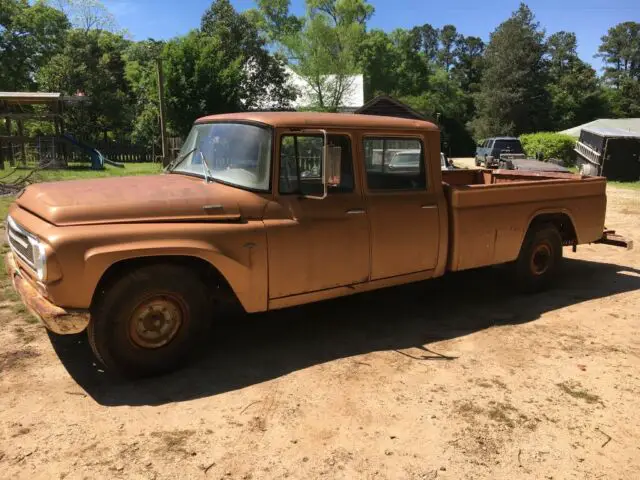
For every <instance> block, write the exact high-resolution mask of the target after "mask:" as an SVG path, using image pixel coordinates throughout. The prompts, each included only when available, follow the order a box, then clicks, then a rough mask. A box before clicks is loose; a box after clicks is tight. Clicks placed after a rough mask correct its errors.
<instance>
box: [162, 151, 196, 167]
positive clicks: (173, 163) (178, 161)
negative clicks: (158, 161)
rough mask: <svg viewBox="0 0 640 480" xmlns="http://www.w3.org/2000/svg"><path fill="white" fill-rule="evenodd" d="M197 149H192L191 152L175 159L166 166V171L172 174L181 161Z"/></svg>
mask: <svg viewBox="0 0 640 480" xmlns="http://www.w3.org/2000/svg"><path fill="white" fill-rule="evenodd" d="M197 149H198V147H193V148H192V149H191V150H189V151H188V152H187V153H183V154H182V155H180V156H178V157H176V159H175V160H174V161H173V162H171V163H170V164H169V165H167V171H169V172H173V170H174V169H175V168H176V167H177V166H178V165H180V164H181V163H182V161H183V160H184V159H185V158H187V157H188V156H189V155H191V154H192V153H193V152H195V151H196V150H197Z"/></svg>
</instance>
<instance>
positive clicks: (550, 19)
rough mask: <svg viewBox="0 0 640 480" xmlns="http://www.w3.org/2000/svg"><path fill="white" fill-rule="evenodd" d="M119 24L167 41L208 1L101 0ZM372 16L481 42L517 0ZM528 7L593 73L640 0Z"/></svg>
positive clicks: (394, 3)
mask: <svg viewBox="0 0 640 480" xmlns="http://www.w3.org/2000/svg"><path fill="white" fill-rule="evenodd" d="M231 1H232V3H233V5H234V6H235V7H236V9H237V10H240V11H242V10H246V9H247V8H251V7H253V6H254V1H253V0H231ZM104 3H105V5H106V6H107V7H108V8H109V10H110V11H111V12H112V13H113V14H114V15H115V17H116V19H117V21H118V23H119V25H120V26H121V27H123V28H126V29H127V30H129V32H130V33H131V35H132V36H133V38H134V39H136V40H143V39H145V38H149V37H152V38H155V39H167V38H171V37H174V36H176V35H181V34H184V33H186V32H188V31H189V30H190V29H191V28H195V27H197V26H198V25H199V24H200V17H201V16H202V13H203V12H204V10H205V9H206V8H207V7H208V6H209V4H210V3H211V2H210V1H209V0H179V1H172V0H104ZM370 3H371V4H372V5H373V6H374V7H375V10H376V11H375V14H374V16H373V18H372V19H371V21H370V22H369V28H381V29H383V30H386V31H390V30H393V29H394V28H398V27H402V28H410V27H413V26H415V25H422V24H425V23H430V24H431V25H433V26H435V27H442V26H443V25H446V24H447V23H451V24H453V25H455V26H456V28H457V29H458V31H459V32H460V33H462V34H464V35H475V36H478V37H481V38H482V39H484V40H485V41H488V40H489V34H490V33H491V32H492V31H493V30H494V29H495V28H496V26H497V25H498V24H500V23H501V22H502V21H504V20H505V19H506V18H508V17H509V15H510V14H511V12H512V11H514V10H516V9H517V8H518V5H519V1H518V0H493V1H491V2H486V1H481V0H444V1H437V2H436V1H429V0H375V1H370ZM525 3H527V5H529V7H530V8H531V9H532V10H533V12H534V14H535V15H536V19H537V20H538V21H539V22H540V24H541V25H542V27H544V28H545V29H546V31H547V34H550V33H553V32H557V31H560V30H567V31H573V32H575V33H576V35H577V37H578V53H579V55H580V57H581V58H582V59H583V60H585V61H586V62H589V63H591V64H592V65H593V66H594V67H595V68H596V69H597V70H600V68H601V66H602V65H601V62H600V60H599V59H596V58H593V56H594V55H595V54H596V53H597V51H598V46H599V45H600V37H602V35H604V34H606V32H607V29H608V28H609V27H611V26H613V25H615V24H617V23H620V22H624V21H629V20H631V21H636V22H640V0H530V1H528V2H525ZM292 5H293V9H294V11H297V12H302V11H303V9H304V0H293V1H292Z"/></svg>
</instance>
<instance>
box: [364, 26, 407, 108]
mask: <svg viewBox="0 0 640 480" xmlns="http://www.w3.org/2000/svg"><path fill="white" fill-rule="evenodd" d="M398 60H399V58H398V55H397V53H396V50H395V48H394V44H393V42H392V41H391V39H390V38H389V35H387V34H386V33H385V32H383V31H382V30H371V31H370V32H368V33H367V36H366V38H365V39H364V41H363V43H362V47H361V54H360V62H361V63H360V64H361V66H362V72H363V75H364V98H365V101H368V100H370V99H371V98H373V97H375V96H376V95H380V94H390V93H391V92H393V91H394V89H395V88H396V87H397V83H398V75H397V62H398Z"/></svg>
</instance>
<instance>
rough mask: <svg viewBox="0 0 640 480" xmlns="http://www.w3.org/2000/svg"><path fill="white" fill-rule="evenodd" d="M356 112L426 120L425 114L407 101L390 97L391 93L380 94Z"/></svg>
mask: <svg viewBox="0 0 640 480" xmlns="http://www.w3.org/2000/svg"><path fill="white" fill-rule="evenodd" d="M354 113H358V114H362V115H385V116H391V117H399V118H414V119H416V120H425V118H424V116H423V115H421V114H420V113H418V112H416V111H415V110H414V109H413V108H411V107H410V106H409V105H407V104H406V103H403V102H401V101H400V100H398V99H396V98H393V97H390V96H389V95H378V96H377V97H375V98H372V99H371V100H369V101H368V102H367V103H365V104H364V105H362V106H361V107H360V108H358V109H357V110H356V111H355V112H354Z"/></svg>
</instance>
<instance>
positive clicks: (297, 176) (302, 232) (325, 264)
mask: <svg viewBox="0 0 640 480" xmlns="http://www.w3.org/2000/svg"><path fill="white" fill-rule="evenodd" d="M327 139H328V142H329V145H330V148H333V149H334V150H335V149H338V150H339V155H340V158H341V172H340V173H341V178H340V184H339V185H337V186H335V187H331V188H328V191H327V196H326V197H325V198H323V199H321V200H320V199H312V198H308V197H305V196H304V195H305V194H306V195H320V194H321V193H322V190H323V188H324V187H323V184H322V175H323V172H322V147H323V141H324V139H323V137H322V135H319V134H311V133H305V132H295V131H292V132H282V134H281V135H279V136H278V138H277V145H278V148H276V158H275V161H274V167H275V168H276V169H277V172H278V173H277V179H278V181H277V185H276V186H274V188H275V189H277V190H276V195H275V202H274V203H273V204H272V205H271V206H270V207H269V209H268V211H267V212H266V215H265V221H266V224H267V241H268V251H269V253H268V254H269V299H270V300H273V299H276V298H282V297H287V296H291V295H297V294H303V293H311V292H315V291H319V290H325V289H329V288H333V287H342V286H346V285H353V284H357V283H362V282H366V281H368V279H369V222H368V219H367V211H366V208H365V202H364V199H363V197H362V192H361V190H360V188H359V186H358V182H356V178H355V169H354V161H353V157H354V155H353V153H352V152H353V142H352V136H351V135H350V134H347V133H344V134H342V133H330V134H328V137H327ZM338 150H335V151H338ZM276 164H277V165H276Z"/></svg>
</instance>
